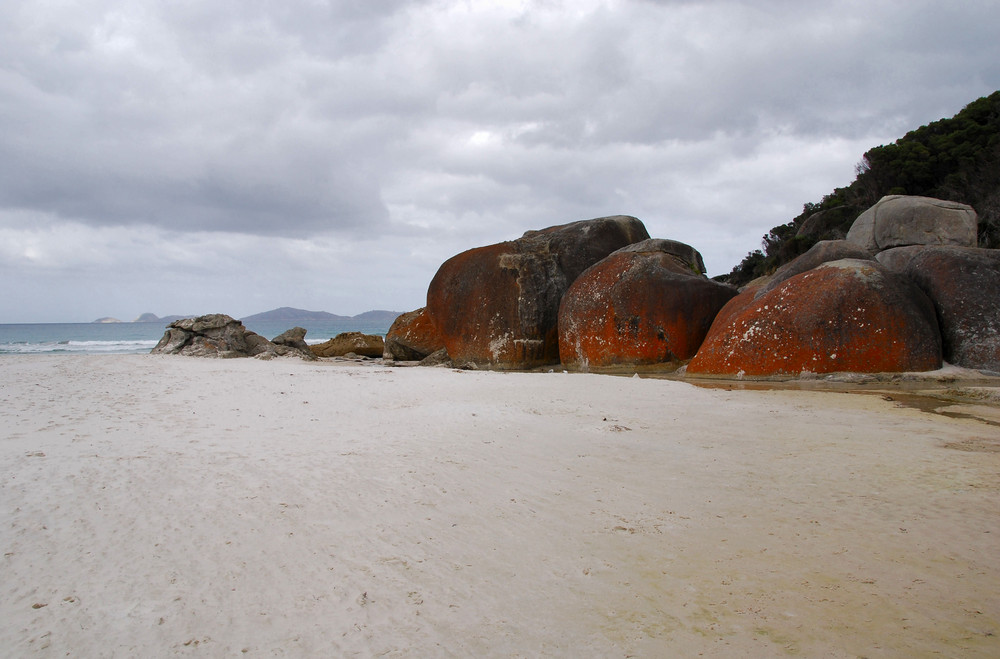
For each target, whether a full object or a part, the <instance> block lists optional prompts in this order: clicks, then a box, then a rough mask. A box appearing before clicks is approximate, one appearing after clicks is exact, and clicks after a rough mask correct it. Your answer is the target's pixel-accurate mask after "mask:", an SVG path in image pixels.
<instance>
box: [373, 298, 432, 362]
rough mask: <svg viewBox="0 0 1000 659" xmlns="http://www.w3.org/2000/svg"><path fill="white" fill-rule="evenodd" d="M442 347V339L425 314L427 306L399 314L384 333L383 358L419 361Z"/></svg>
mask: <svg viewBox="0 0 1000 659" xmlns="http://www.w3.org/2000/svg"><path fill="white" fill-rule="evenodd" d="M442 348H444V341H443V340H442V339H441V335H440V334H439V333H438V331H437V328H435V327H434V323H432V322H431V318H430V316H429V315H428V314H427V307H422V308H420V309H417V310H416V311H409V312H407V313H404V314H401V315H400V316H399V317H398V318H396V320H394V321H393V323H392V326H391V327H390V328H389V331H388V332H387V333H386V335H385V351H384V352H383V354H382V356H383V357H384V358H385V359H392V360H397V361H420V360H422V359H424V358H425V357H427V356H428V355H431V354H433V353H435V352H437V351H438V350H441V349H442Z"/></svg>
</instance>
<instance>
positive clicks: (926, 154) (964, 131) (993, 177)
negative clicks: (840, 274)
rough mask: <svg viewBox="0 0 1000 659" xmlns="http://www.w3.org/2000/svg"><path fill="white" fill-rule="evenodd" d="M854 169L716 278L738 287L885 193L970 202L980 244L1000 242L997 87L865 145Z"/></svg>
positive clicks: (836, 231)
mask: <svg viewBox="0 0 1000 659" xmlns="http://www.w3.org/2000/svg"><path fill="white" fill-rule="evenodd" d="M855 171H856V174H857V176H856V178H855V179H854V182H853V183H851V184H850V185H848V186H847V187H845V188H836V189H835V190H834V191H833V192H831V193H830V194H828V195H826V196H824V197H823V199H821V200H820V201H819V202H817V203H808V204H806V205H805V206H803V208H802V213H801V214H800V215H799V216H798V217H795V218H793V219H792V220H791V221H789V222H788V223H786V224H782V225H779V226H776V227H774V228H773V229H771V231H770V232H768V234H767V235H766V236H764V237H763V240H762V245H761V249H758V250H755V251H753V252H750V253H749V254H748V255H747V256H746V258H744V259H743V261H742V262H741V263H740V264H739V265H737V266H736V267H735V268H733V270H732V272H730V273H729V274H728V275H721V276H719V277H716V279H718V280H720V281H727V282H729V283H731V284H734V285H736V286H743V285H744V284H746V283H748V282H750V281H751V280H753V279H755V278H757V277H760V276H762V275H766V274H770V273H772V272H774V271H775V270H776V269H777V268H778V267H780V266H781V265H784V264H785V263H788V262H789V261H791V260H793V259H794V258H795V257H796V256H799V255H800V254H803V253H804V252H805V251H806V250H808V249H809V248H810V247H812V246H813V245H815V244H816V243H817V242H819V241H820V240H835V239H840V238H843V237H844V236H846V235H847V231H848V229H850V227H851V224H852V223H853V222H854V220H855V219H856V218H857V217H858V215H860V214H861V213H862V212H864V211H865V210H866V209H867V208H868V207H870V206H871V205H872V204H874V203H875V202H876V201H878V200H879V199H881V198H882V197H883V196H885V195H890V194H906V195H920V196H925V197H936V198H938V199H946V200H949V201H960V202H962V203H965V204H969V205H970V206H972V207H973V208H975V209H976V212H977V213H978V214H979V246H980V247H989V248H994V249H995V248H1000V91H997V92H994V93H992V94H990V95H989V96H985V97H983V98H980V99H978V100H976V101H973V102H972V103H970V104H969V105H967V106H966V107H965V108H964V109H963V110H962V111H961V112H959V113H958V114H957V115H955V116H954V117H952V118H951V119H941V120H940V121H935V122H933V123H930V124H928V125H926V126H921V127H920V128H917V129H916V130H913V131H910V132H909V133H907V134H906V135H904V136H903V137H901V138H900V139H898V140H896V141H895V142H893V143H892V144H888V145H882V146H878V147H875V148H873V149H870V150H869V151H867V152H866V153H865V154H864V156H863V157H862V158H861V162H859V163H858V165H857V167H856V170H855Z"/></svg>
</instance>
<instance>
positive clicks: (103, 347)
mask: <svg viewBox="0 0 1000 659" xmlns="http://www.w3.org/2000/svg"><path fill="white" fill-rule="evenodd" d="M244 325H246V328H247V329H248V330H251V331H253V332H256V333H257V334H260V335H261V336H264V337H266V338H268V339H273V338H274V337H276V336H278V335H279V334H281V333H282V332H284V331H285V330H288V329H291V328H292V327H295V326H298V327H303V328H305V330H306V343H310V344H314V343H322V342H324V341H326V340H327V339H331V338H333V337H335V336H337V335H338V334H340V333H341V332H363V333H365V334H377V335H378V336H385V333H386V332H388V331H389V324H388V323H372V322H365V321H361V320H354V319H350V318H348V319H344V320H336V321H330V320H326V321H316V322H309V321H306V322H299V323H293V322H289V321H267V322H257V323H254V322H249V323H244ZM166 329H167V326H166V323H162V324H161V323H38V324H16V325H0V355H4V354H8V355H9V354H19V355H31V354H80V355H94V354H105V355H124V354H141V353H147V352H149V351H150V350H152V349H153V347H154V346H155V345H156V344H157V343H158V342H159V340H160V339H161V338H163V334H164V333H165V332H166Z"/></svg>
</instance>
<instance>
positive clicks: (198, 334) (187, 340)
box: [151, 313, 303, 359]
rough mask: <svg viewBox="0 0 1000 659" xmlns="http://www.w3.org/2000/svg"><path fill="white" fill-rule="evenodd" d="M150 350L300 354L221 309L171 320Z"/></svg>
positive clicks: (218, 354)
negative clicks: (193, 316)
mask: <svg viewBox="0 0 1000 659" xmlns="http://www.w3.org/2000/svg"><path fill="white" fill-rule="evenodd" d="M151 352H152V353H153V354H166V355H187V356H192V357H222V358H229V357H260V358H261V359H269V358H271V357H275V356H283V355H292V356H303V355H301V354H300V352H299V351H298V350H293V349H291V348H286V347H284V346H276V345H274V344H273V343H271V342H270V341H268V340H267V339H265V338H264V337H262V336H260V335H259V334H256V333H254V332H251V331H250V330H248V329H247V328H245V327H244V326H243V323H242V322H240V321H238V320H236V319H234V318H231V317H230V316H227V315H225V314H221V313H217V314H209V315H205V316H197V317H195V318H181V319H180V320H175V321H174V322H172V323H170V324H169V325H168V326H167V331H166V333H164V335H163V338H162V339H160V342H159V343H157V344H156V346H155V347H154V348H153V350H152V351H151Z"/></svg>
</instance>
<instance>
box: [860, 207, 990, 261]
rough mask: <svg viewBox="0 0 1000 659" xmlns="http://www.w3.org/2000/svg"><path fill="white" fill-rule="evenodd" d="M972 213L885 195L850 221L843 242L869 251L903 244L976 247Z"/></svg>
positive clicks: (966, 209)
mask: <svg viewBox="0 0 1000 659" xmlns="http://www.w3.org/2000/svg"><path fill="white" fill-rule="evenodd" d="M977 228H978V221H977V218H976V211H975V210H974V209H973V208H972V206H969V205H967V204H960V203H958V202H957V201H943V200H941V199H933V198H931V197H914V196H906V195H889V196H886V197H882V198H881V199H879V200H878V202H876V203H875V205H874V206H872V207H871V208H869V209H868V210H866V211H865V212H864V213H862V214H861V215H859V216H858V218H857V219H856V220H854V224H852V225H851V229H850V231H848V232H847V240H848V241H850V242H852V243H855V244H856V245H859V246H861V247H863V248H865V249H867V250H869V251H870V252H879V251H881V250H884V249H890V248H892V247H902V246H905V245H959V246H963V247H975V246H976V245H977V242H976V241H977Z"/></svg>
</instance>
